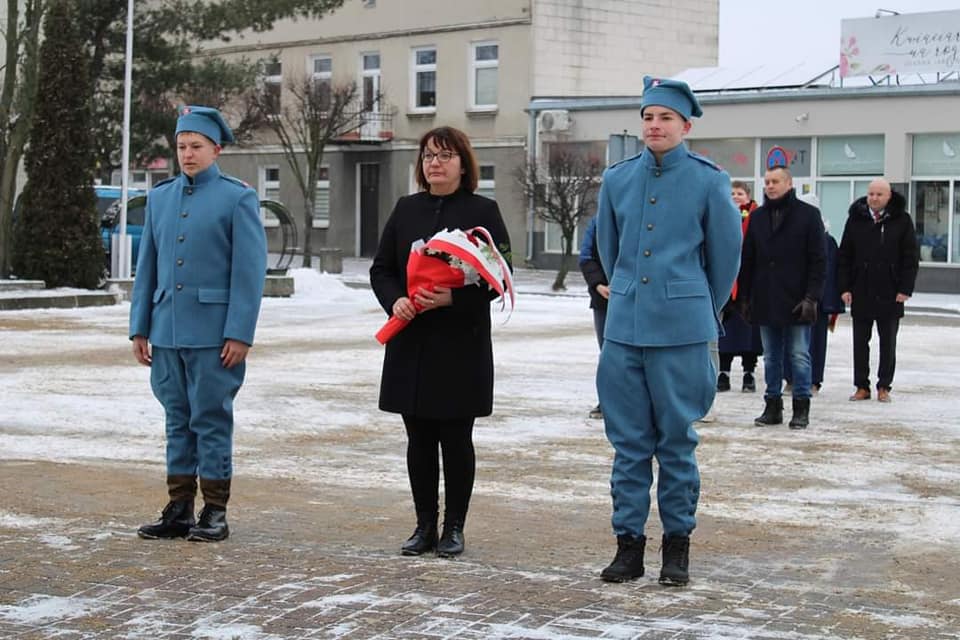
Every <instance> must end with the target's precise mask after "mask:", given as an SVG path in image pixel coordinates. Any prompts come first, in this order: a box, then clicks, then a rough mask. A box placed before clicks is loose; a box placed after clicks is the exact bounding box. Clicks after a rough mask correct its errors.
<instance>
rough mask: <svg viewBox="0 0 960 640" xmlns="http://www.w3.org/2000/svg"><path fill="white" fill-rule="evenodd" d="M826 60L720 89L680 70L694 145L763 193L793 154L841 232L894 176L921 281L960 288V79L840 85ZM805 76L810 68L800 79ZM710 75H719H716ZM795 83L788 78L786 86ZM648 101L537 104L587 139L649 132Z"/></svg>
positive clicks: (934, 287) (924, 285)
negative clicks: (876, 184)
mask: <svg viewBox="0 0 960 640" xmlns="http://www.w3.org/2000/svg"><path fill="white" fill-rule="evenodd" d="M835 71H836V69H827V71H826V72H824V71H823V68H821V70H820V71H819V73H818V74H817V75H816V76H812V77H807V80H808V81H807V82H801V83H798V84H797V85H795V86H776V87H764V86H762V85H754V86H749V85H745V86H742V87H740V88H738V89H735V90H733V89H729V88H724V87H723V86H721V85H722V84H723V83H722V82H718V81H717V79H716V76H715V75H713V74H711V73H710V72H711V70H708V69H695V70H689V71H687V72H685V73H682V74H680V76H679V77H681V78H685V79H686V80H687V81H688V82H690V84H691V86H692V87H693V88H694V90H695V92H696V93H697V94H698V98H699V100H700V102H701V104H702V105H703V109H704V116H703V118H700V119H697V120H695V121H694V125H693V129H692V130H691V132H690V135H689V137H688V140H687V143H688V145H689V146H690V148H691V149H693V150H694V151H696V152H698V153H701V154H703V155H706V156H708V157H710V158H712V159H713V160H715V161H716V162H717V163H718V164H720V165H721V166H723V167H724V168H725V169H726V170H727V171H728V172H729V173H730V175H731V178H733V179H740V180H744V181H746V182H748V183H750V184H753V185H754V195H755V198H756V200H757V201H758V202H759V201H762V187H763V173H764V171H765V168H766V166H768V164H769V163H783V162H785V163H786V164H787V165H788V166H789V168H790V170H791V173H792V174H793V181H794V185H795V187H796V189H797V192H798V193H799V194H806V193H813V194H816V195H817V197H818V198H819V201H820V207H821V211H822V213H823V217H824V220H825V222H826V224H827V226H828V228H829V230H830V232H831V233H832V234H833V235H834V236H835V237H836V238H837V240H838V241H839V239H840V235H841V234H842V232H843V227H844V224H845V222H846V219H847V210H848V208H849V206H850V204H851V202H853V200H855V199H856V198H859V197H861V196H863V195H866V191H867V186H868V185H869V183H870V181H871V180H873V179H874V178H878V177H884V178H886V179H888V180H889V181H890V182H891V183H893V186H894V189H896V190H897V191H899V192H900V193H902V194H903V195H904V196H905V197H906V198H907V202H908V211H909V212H910V213H911V215H912V216H913V219H914V221H915V224H916V228H917V240H918V243H919V245H920V261H921V262H920V275H919V278H918V281H917V290H918V291H925V292H945V293H957V292H960V123H958V121H957V118H956V117H955V114H956V113H958V112H960V81H958V80H956V79H955V78H953V77H951V76H948V77H946V79H943V78H941V79H940V81H939V82H937V81H935V80H936V79H935V78H934V79H933V81H930V82H929V83H926V84H925V83H920V82H917V81H916V79H912V81H913V82H914V84H905V82H906V81H908V79H907V78H902V79H901V82H900V83H899V84H898V82H897V81H895V79H893V78H887V79H885V80H884V81H883V82H878V83H877V84H875V85H874V84H873V83H870V84H869V86H837V85H838V83H837V82H836V78H834V77H833V75H832V74H833V73H834V72H835ZM800 77H804V76H800ZM711 78H712V79H711ZM787 84H789V83H787ZM639 103H640V101H639V99H634V98H621V99H604V100H598V99H575V100H562V101H557V100H553V101H543V100H539V101H537V100H535V101H533V102H531V104H530V106H529V108H530V109H531V111H538V110H544V109H551V110H553V109H563V110H567V111H569V112H570V114H571V118H572V119H574V120H575V122H576V125H575V127H574V129H573V130H572V131H571V134H572V135H573V137H574V138H575V139H576V140H579V141H581V143H591V144H603V143H604V141H606V140H607V139H608V137H609V135H610V134H611V133H618V132H621V131H623V130H628V131H629V132H631V133H639V132H640V104H639Z"/></svg>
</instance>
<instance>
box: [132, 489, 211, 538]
mask: <svg viewBox="0 0 960 640" xmlns="http://www.w3.org/2000/svg"><path fill="white" fill-rule="evenodd" d="M195 522H196V520H194V518H193V498H190V499H189V500H171V501H170V502H168V503H167V506H165V507H164V508H163V512H161V514H160V519H159V520H157V521H156V522H154V523H153V524H145V525H143V526H142V527H140V528H139V529H137V535H138V536H140V537H141V538H143V539H144V540H157V539H159V538H182V537H184V536H185V535H187V533H188V532H189V531H190V527H192V526H193V525H194V523H195Z"/></svg>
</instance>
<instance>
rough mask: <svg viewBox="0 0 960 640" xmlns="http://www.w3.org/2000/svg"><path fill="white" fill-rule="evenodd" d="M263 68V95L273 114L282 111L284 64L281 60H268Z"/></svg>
mask: <svg viewBox="0 0 960 640" xmlns="http://www.w3.org/2000/svg"><path fill="white" fill-rule="evenodd" d="M261 66H262V68H263V77H262V80H263V95H264V98H265V99H266V103H267V106H268V107H269V111H270V114H271V115H279V113H280V96H281V94H282V90H283V66H282V64H281V63H280V61H279V60H266V61H264V62H262V63H261Z"/></svg>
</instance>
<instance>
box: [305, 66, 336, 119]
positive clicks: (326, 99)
mask: <svg viewBox="0 0 960 640" xmlns="http://www.w3.org/2000/svg"><path fill="white" fill-rule="evenodd" d="M310 78H311V79H312V80H313V89H314V91H316V92H317V93H318V98H319V100H318V102H319V104H320V108H321V110H322V111H328V110H329V109H330V86H331V83H332V82H333V59H332V58H330V57H329V56H313V57H311V58H310Z"/></svg>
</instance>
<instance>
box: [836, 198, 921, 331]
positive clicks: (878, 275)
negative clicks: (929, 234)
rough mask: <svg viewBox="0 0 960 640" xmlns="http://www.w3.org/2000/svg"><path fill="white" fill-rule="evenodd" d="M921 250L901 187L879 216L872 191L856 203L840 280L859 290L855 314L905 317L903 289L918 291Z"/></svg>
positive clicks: (853, 291) (845, 230)
mask: <svg viewBox="0 0 960 640" xmlns="http://www.w3.org/2000/svg"><path fill="white" fill-rule="evenodd" d="M919 266H920V250H919V248H918V247H917V233H916V231H915V230H914V227H913V220H911V218H910V215H909V214H908V213H907V211H906V200H905V199H904V197H903V196H902V195H900V194H899V193H897V192H896V191H894V192H892V193H891V194H890V202H888V203H887V206H886V207H884V210H883V215H882V216H881V217H880V221H879V222H874V221H873V216H872V215H871V213H870V207H869V206H867V198H866V196H864V197H862V198H860V199H859V200H855V201H854V203H853V204H851V205H850V210H849V212H848V214H847V223H846V225H845V226H844V227H843V236H842V237H841V239H840V252H839V255H838V270H837V284H838V286H839V288H840V291H841V292H847V291H849V292H850V293H851V294H852V295H853V302H852V303H851V305H850V315H851V316H852V317H854V318H864V319H867V318H870V319H873V318H892V317H898V318H902V317H903V303H902V302H897V294H898V293H903V294H906V295H908V296H911V295H913V286H914V284H915V283H916V280H917V270H918V269H919Z"/></svg>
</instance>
